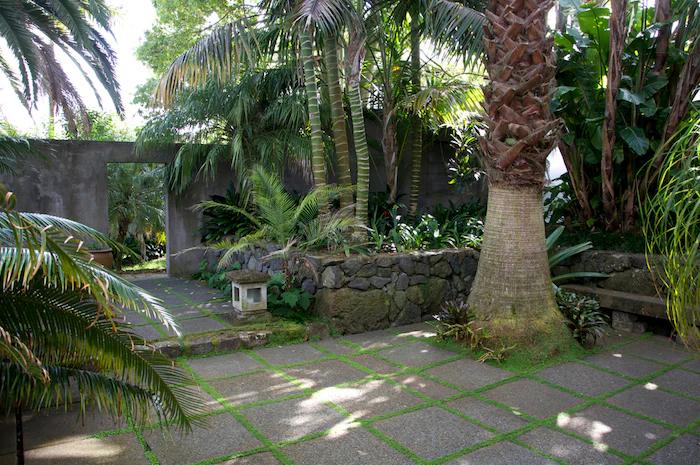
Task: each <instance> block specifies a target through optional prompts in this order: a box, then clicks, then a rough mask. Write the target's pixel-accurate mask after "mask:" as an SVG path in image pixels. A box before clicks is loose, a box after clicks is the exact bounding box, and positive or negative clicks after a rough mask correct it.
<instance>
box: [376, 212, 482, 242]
mask: <svg viewBox="0 0 700 465" xmlns="http://www.w3.org/2000/svg"><path fill="white" fill-rule="evenodd" d="M399 211H400V206H399V205H394V206H392V207H391V208H390V209H389V210H375V216H374V218H372V219H371V221H370V230H369V235H370V245H371V246H372V247H373V248H374V249H375V250H376V251H378V252H381V251H384V252H405V251H409V250H431V249H441V248H448V247H449V248H459V247H479V245H480V244H481V237H482V235H483V231H484V223H483V208H482V207H478V206H475V205H461V206H455V205H454V204H452V203H450V206H449V207H444V206H442V205H439V206H437V207H435V209H434V211H433V214H429V213H426V214H424V215H421V216H419V217H418V218H417V219H416V220H415V221H414V222H410V223H408V222H406V219H405V217H404V216H403V215H401V214H400V213H399ZM377 212H381V213H380V214H377Z"/></svg>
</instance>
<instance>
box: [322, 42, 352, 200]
mask: <svg viewBox="0 0 700 465" xmlns="http://www.w3.org/2000/svg"><path fill="white" fill-rule="evenodd" d="M323 54H324V59H325V60H326V74H327V76H328V96H329V99H330V106H331V120H332V122H333V140H334V142H335V156H336V162H337V163H338V184H339V185H340V186H341V187H343V188H344V189H343V191H342V192H341V194H340V207H341V208H343V207H347V206H348V205H351V204H352V190H351V188H350V187H351V186H352V177H351V176H350V155H349V149H348V134H347V131H346V128H345V110H344V109H343V92H342V90H341V89H340V77H339V70H340V68H339V67H338V46H337V43H336V40H335V37H331V36H328V37H326V40H325V41H324V43H323Z"/></svg>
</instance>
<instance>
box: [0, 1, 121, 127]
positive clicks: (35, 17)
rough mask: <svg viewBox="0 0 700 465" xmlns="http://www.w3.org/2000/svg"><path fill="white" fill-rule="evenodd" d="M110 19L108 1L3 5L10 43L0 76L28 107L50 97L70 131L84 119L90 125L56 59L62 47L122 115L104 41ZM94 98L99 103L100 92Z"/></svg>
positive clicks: (1, 21)
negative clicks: (44, 95) (99, 85)
mask: <svg viewBox="0 0 700 465" xmlns="http://www.w3.org/2000/svg"><path fill="white" fill-rule="evenodd" d="M109 21H110V10H109V7H108V6H107V4H106V2H105V1H104V0H91V1H89V2H87V1H83V0H57V1H51V2H47V1H39V0H24V1H21V2H20V1H4V2H0V36H1V37H2V38H3V39H4V40H5V42H6V44H7V47H6V48H5V49H3V52H2V54H0V73H1V74H2V75H4V77H5V79H6V80H7V81H8V82H9V84H10V85H11V87H12V88H13V89H14V90H15V93H16V94H17V96H18V97H19V98H20V100H21V101H22V102H23V103H24V104H25V106H26V107H27V108H28V109H31V108H33V107H34V106H35V105H36V102H37V99H38V98H39V96H40V95H41V94H46V95H48V96H49V98H50V100H51V104H52V111H55V110H58V109H60V110H62V111H63V113H64V116H65V118H66V120H67V121H68V124H69V128H70V129H71V130H73V129H75V128H76V125H77V123H78V121H80V120H82V121H83V123H84V124H89V122H88V120H87V119H86V115H85V106H84V105H83V103H82V100H81V98H80V95H79V94H78V92H77V90H76V89H75V87H74V86H73V84H72V82H71V80H70V77H69V74H68V73H67V72H66V71H65V70H64V69H63V66H62V65H61V63H60V62H59V61H58V60H57V59H56V56H55V49H60V50H62V51H63V52H65V53H66V54H68V55H69V57H70V58H71V59H72V60H73V61H74V62H75V63H76V65H77V67H78V69H79V70H80V72H81V73H82V75H83V77H84V78H85V79H86V80H87V81H88V82H89V83H90V85H91V86H92V87H93V89H96V86H95V84H96V82H95V78H94V77H93V75H92V74H91V73H89V72H88V68H89V70H90V71H92V72H93V73H94V76H95V77H96V78H97V82H99V84H101V86H102V87H103V88H104V89H105V90H107V93H108V94H109V96H110V98H111V100H112V102H113V104H114V107H115V108H116V110H117V112H118V113H120V114H121V113H122V112H123V106H122V103H121V98H120V96H119V85H118V83H117V80H116V77H115V58H116V57H115V54H114V52H113V50H112V48H111V46H110V44H109V42H108V41H107V39H106V38H105V35H106V34H108V33H109V32H110V24H109ZM11 63H14V64H15V65H16V68H17V69H18V71H19V75H18V73H17V72H15V70H14V69H13V67H12V66H11ZM95 95H96V96H97V98H98V100H99V94H98V93H97V91H96V90H95Z"/></svg>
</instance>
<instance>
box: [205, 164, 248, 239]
mask: <svg viewBox="0 0 700 465" xmlns="http://www.w3.org/2000/svg"><path fill="white" fill-rule="evenodd" d="M251 197H252V194H251V191H250V182H249V181H248V179H246V178H244V177H241V179H240V180H239V181H238V182H237V183H233V182H232V183H231V184H230V185H229V187H228V189H226V195H223V196H222V195H212V196H211V201H212V204H211V206H209V207H208V206H207V204H202V205H201V210H202V216H203V218H202V220H203V221H202V227H201V229H200V234H201V235H202V242H204V243H212V242H218V241H221V240H222V239H224V238H226V237H234V238H236V237H242V236H245V235H247V234H249V233H250V232H251V230H252V228H253V223H252V222H251V221H250V219H249V218H248V216H245V215H241V214H238V213H232V212H230V211H228V210H222V209H220V208H218V205H219V204H226V205H233V206H237V207H239V208H242V209H244V210H246V211H248V212H249V213H251V214H254V212H253V211H252V202H251Z"/></svg>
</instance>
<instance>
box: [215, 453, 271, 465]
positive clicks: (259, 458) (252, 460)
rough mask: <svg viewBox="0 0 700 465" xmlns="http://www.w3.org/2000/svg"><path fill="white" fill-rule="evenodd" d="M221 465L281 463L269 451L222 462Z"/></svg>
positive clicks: (269, 464) (268, 464)
mask: <svg viewBox="0 0 700 465" xmlns="http://www.w3.org/2000/svg"><path fill="white" fill-rule="evenodd" d="M220 465H281V464H280V462H279V461H278V460H277V459H276V458H275V456H274V455H272V454H271V453H269V452H263V453H262V454H255V455H248V456H246V457H238V458H235V459H231V460H227V461H225V462H221V464H220Z"/></svg>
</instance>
